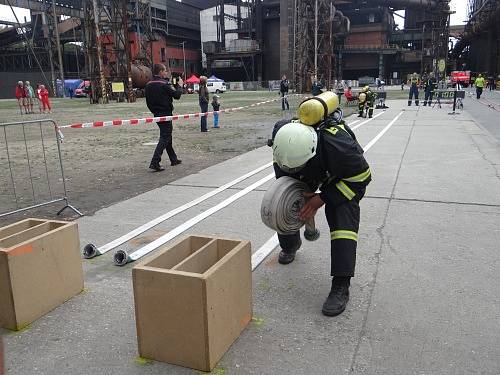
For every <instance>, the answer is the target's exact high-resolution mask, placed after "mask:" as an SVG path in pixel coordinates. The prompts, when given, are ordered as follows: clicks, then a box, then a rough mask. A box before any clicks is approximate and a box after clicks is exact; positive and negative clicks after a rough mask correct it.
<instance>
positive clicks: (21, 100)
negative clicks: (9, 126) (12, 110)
mask: <svg viewBox="0 0 500 375" xmlns="http://www.w3.org/2000/svg"><path fill="white" fill-rule="evenodd" d="M16 99H17V104H18V105H19V111H21V114H23V113H24V112H23V107H24V110H25V112H26V113H28V109H27V107H26V91H25V90H24V84H23V81H19V82H18V83H17V86H16Z"/></svg>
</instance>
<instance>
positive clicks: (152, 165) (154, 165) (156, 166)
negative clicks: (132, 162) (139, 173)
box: [149, 163, 165, 172]
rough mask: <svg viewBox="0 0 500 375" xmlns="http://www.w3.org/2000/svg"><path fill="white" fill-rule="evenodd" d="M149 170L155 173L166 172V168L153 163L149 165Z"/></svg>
mask: <svg viewBox="0 0 500 375" xmlns="http://www.w3.org/2000/svg"><path fill="white" fill-rule="evenodd" d="M149 169H152V170H153V171H155V172H161V171H164V170H165V168H163V167H162V166H161V165H160V164H153V163H151V164H150V165H149Z"/></svg>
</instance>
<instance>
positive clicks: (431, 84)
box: [424, 72, 436, 107]
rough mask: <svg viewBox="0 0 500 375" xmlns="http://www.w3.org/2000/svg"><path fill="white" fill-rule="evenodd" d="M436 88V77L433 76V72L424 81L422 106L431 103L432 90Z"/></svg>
mask: <svg viewBox="0 0 500 375" xmlns="http://www.w3.org/2000/svg"><path fill="white" fill-rule="evenodd" d="M435 89H436V79H435V78H434V73H432V72H431V73H430V74H429V77H427V79H426V80H425V83H424V91H425V97H424V107H425V106H426V105H427V104H429V106H430V105H431V104H432V98H433V97H434V90H435Z"/></svg>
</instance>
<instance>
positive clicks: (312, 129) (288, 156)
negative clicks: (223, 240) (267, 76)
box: [270, 107, 371, 316]
mask: <svg viewBox="0 0 500 375" xmlns="http://www.w3.org/2000/svg"><path fill="white" fill-rule="evenodd" d="M325 108H326V107H325ZM287 121H289V120H281V121H278V122H277V123H276V124H275V126H274V130H273V140H272V141H270V144H271V145H272V147H273V158H274V170H275V174H276V178H280V177H282V176H291V177H293V178H296V179H298V180H301V181H303V182H305V183H306V184H307V185H308V186H309V188H310V189H311V191H316V190H317V189H318V188H319V189H320V191H321V192H320V193H319V194H316V193H309V194H307V197H308V198H309V200H308V201H307V203H306V204H305V205H304V207H303V208H302V210H301V211H300V212H299V217H300V219H301V220H307V219H310V218H312V217H314V215H315V214H316V211H317V210H318V209H319V208H321V207H322V206H323V205H324V206H325V214H326V219H327V221H328V225H329V227H330V238H331V242H330V246H331V249H330V251H331V276H333V278H332V286H331V290H330V294H329V295H328V298H327V299H326V301H325V303H324V304H323V308H322V312H323V314H324V315H327V316H335V315H339V314H341V313H342V312H343V311H344V310H345V308H346V305H347V302H348V301H349V286H350V279H351V277H353V276H354V268H355V263H356V246H357V241H358V229H359V218H360V208H359V201H360V200H361V198H363V196H364V194H365V188H366V186H367V185H368V183H369V182H370V181H371V172H370V168H369V166H368V163H367V162H366V160H365V158H364V156H363V149H362V148H361V146H360V145H359V143H358V142H357V141H356V136H355V135H354V133H353V132H352V130H351V129H350V128H349V127H348V126H347V125H346V124H345V122H344V121H343V120H342V112H341V111H339V110H336V111H335V112H333V113H332V114H330V115H329V116H328V117H326V118H325V119H323V120H321V121H319V122H318V123H316V124H314V125H313V126H308V125H303V124H302V123H300V122H298V120H297V121H295V122H293V121H292V122H291V123H287ZM278 238H279V243H280V246H281V249H282V250H281V252H280V254H279V258H278V261H279V263H281V264H288V263H291V262H293V260H294V259H295V254H296V252H297V250H299V249H300V247H301V245H302V241H301V238H300V232H299V231H297V232H295V233H293V234H290V235H280V234H278Z"/></svg>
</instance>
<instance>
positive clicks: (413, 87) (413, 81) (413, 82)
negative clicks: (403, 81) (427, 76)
mask: <svg viewBox="0 0 500 375" xmlns="http://www.w3.org/2000/svg"><path fill="white" fill-rule="evenodd" d="M408 84H409V85H410V96H409V97H408V105H409V106H411V102H412V99H413V96H415V105H416V106H418V86H419V85H420V79H419V78H418V74H417V73H416V72H415V73H413V74H412V75H411V77H410V79H409V80H408Z"/></svg>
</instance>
